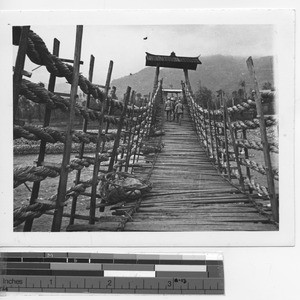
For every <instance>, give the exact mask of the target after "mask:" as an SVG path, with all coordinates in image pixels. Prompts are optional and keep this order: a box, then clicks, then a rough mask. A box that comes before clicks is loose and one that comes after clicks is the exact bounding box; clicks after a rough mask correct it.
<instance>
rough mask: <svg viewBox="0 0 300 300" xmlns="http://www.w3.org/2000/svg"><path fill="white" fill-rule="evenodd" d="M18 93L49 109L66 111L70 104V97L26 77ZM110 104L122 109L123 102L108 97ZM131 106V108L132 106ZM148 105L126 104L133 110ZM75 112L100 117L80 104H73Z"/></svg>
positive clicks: (143, 108)
mask: <svg viewBox="0 0 300 300" xmlns="http://www.w3.org/2000/svg"><path fill="white" fill-rule="evenodd" d="M20 95H22V96H24V97H25V98H26V99H28V100H31V101H33V102H35V103H38V104H41V103H45V104H46V105H47V107H49V108H51V109H55V108H59V109H61V110H62V111H64V112H65V111H68V110H69V107H70V105H71V103H70V99H68V98H64V97H61V96H59V95H57V94H55V93H53V92H50V91H48V90H47V89H46V88H44V87H42V86H40V85H39V84H37V83H33V82H31V81H28V80H26V79H23V80H22V84H21V88H20ZM109 100H110V102H111V105H112V106H113V107H115V108H119V109H122V107H123V102H122V101H120V100H115V99H111V98H109ZM132 107H133V108H132ZM147 108H148V106H143V107H140V108H139V107H137V106H132V105H131V106H128V107H127V109H129V110H132V109H134V111H135V112H141V113H142V112H145V111H146V110H147ZM75 114H76V115H81V116H82V117H83V118H85V119H87V118H88V119H91V120H96V119H99V118H100V112H98V111H97V110H92V109H90V108H85V107H83V106H81V105H80V104H78V103H77V104H76V106H75Z"/></svg>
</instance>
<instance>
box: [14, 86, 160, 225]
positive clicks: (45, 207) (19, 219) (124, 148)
mask: <svg viewBox="0 0 300 300" xmlns="http://www.w3.org/2000/svg"><path fill="white" fill-rule="evenodd" d="M159 89H161V86H159V87H158V90H157V92H156V93H155V95H154V96H153V97H152V99H151V101H150V103H149V105H148V106H147V110H146V111H145V110H144V109H140V108H138V109H133V110H132V109H131V110H130V109H129V110H128V112H127V113H128V114H129V113H131V114H132V112H133V113H135V116H134V117H132V118H131V120H130V119H129V116H127V117H128V120H130V122H128V124H129V127H128V128H127V132H123V134H122V135H121V136H120V138H121V137H125V136H127V135H128V134H129V132H131V133H132V135H133V138H132V139H131V141H130V142H131V143H122V144H120V145H119V146H118V149H117V152H116V154H117V155H120V154H121V153H123V157H122V158H119V157H115V162H114V165H113V170H115V171H116V170H118V169H119V170H122V168H124V169H126V168H127V169H128V168H129V167H131V168H133V167H134V166H135V160H133V159H132V158H133V156H137V154H139V153H140V151H142V149H141V148H142V145H143V142H144V140H145V139H146V138H147V134H149V131H150V128H151V126H149V124H150V122H151V119H152V116H151V114H152V112H153V103H154V101H155V100H156V98H157V97H158V92H159ZM128 107H130V106H128ZM131 107H132V106H131ZM136 124H139V125H138V126H137V125H136ZM24 127H25V129H29V130H28V133H29V134H32V135H33V136H34V138H35V139H42V138H43V134H45V135H46V137H47V138H48V140H47V142H52V143H55V142H63V137H64V135H63V133H62V132H59V131H57V130H54V129H51V128H43V127H37V126H33V125H25V126H23V127H21V126H17V125H15V126H14V128H15V129H16V131H17V132H18V130H19V131H20V128H21V129H23V128H24ZM37 128H38V129H37ZM37 130H38V131H39V135H38V136H37V135H35V134H33V133H32V132H36V131H37ZM40 132H42V133H40ZM17 134H19V133H17ZM49 136H50V137H52V140H51V141H50V139H51V138H49ZM23 137H25V136H23ZM81 137H85V142H86V143H87V142H95V140H94V135H91V134H86V133H82V132H81V131H76V132H74V141H75V142H80V141H81ZM89 137H90V139H88V138H89ZM103 137H104V138H105V139H106V140H111V137H113V139H115V138H116V133H113V134H103ZM25 138H26V137H25ZM27 138H28V137H27ZM29 138H33V137H32V136H29ZM111 153H112V149H111V150H108V153H107V154H102V155H101V157H100V162H104V161H108V160H109V157H111ZM130 159H131V160H130ZM137 160H138V158H137ZM91 164H94V159H93V158H85V159H73V160H72V161H71V162H70V165H69V172H72V171H74V170H81V169H83V168H84V167H86V168H88V167H89V166H90V165H91ZM59 175H60V166H59V165H45V166H17V167H15V169H14V187H17V186H19V185H21V184H23V183H25V182H27V181H30V182H36V181H42V180H45V179H46V178H48V177H50V178H54V177H58V176H59ZM91 181H92V179H91V180H90V181H87V182H86V183H84V184H82V183H81V184H78V185H76V186H74V187H73V188H70V189H69V190H68V191H67V193H66V200H65V201H67V200H68V199H69V198H70V197H71V196H76V197H77V196H79V195H80V194H82V193H84V192H85V191H86V189H87V188H90V187H91ZM55 199H56V195H54V196H52V197H50V198H49V199H48V200H46V201H45V200H43V201H42V202H40V201H41V200H37V202H36V203H34V204H31V205H27V206H26V205H25V206H22V207H18V208H16V209H15V210H14V226H18V225H20V224H22V223H23V222H25V221H26V220H28V219H31V220H33V219H35V218H39V217H40V216H42V215H43V214H44V213H45V212H46V211H49V210H53V209H55Z"/></svg>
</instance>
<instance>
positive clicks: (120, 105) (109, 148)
mask: <svg viewBox="0 0 300 300" xmlns="http://www.w3.org/2000/svg"><path fill="white" fill-rule="evenodd" d="M79 27H80V26H79ZM22 30H23V29H22ZM77 30H78V26H77ZM18 31H19V28H18V27H14V44H15V45H19V44H20V43H19V38H18ZM19 46H20V47H21V46H22V47H23V44H20V45H19ZM75 48H76V47H75ZM76 51H77V48H76V50H75V54H76ZM56 52H57V51H56ZM57 53H58V52H57ZM26 54H27V56H28V57H29V59H30V60H31V61H32V62H34V63H36V64H38V65H43V66H46V69H47V70H48V71H49V73H50V74H51V76H50V81H51V80H52V82H55V81H53V78H54V79H55V77H65V78H66V79H67V82H68V83H70V84H72V89H73V80H74V76H75V77H76V76H77V79H78V86H79V87H80V88H81V90H82V91H83V92H84V93H85V94H87V102H86V105H85V106H82V105H81V104H79V102H78V101H77V99H76V96H75V98H72V97H74V93H73V96H70V98H69V97H65V96H63V97H62V96H60V95H59V94H56V93H55V92H54V86H55V83H54V85H53V84H52V85H51V86H52V87H51V89H50V88H49V90H48V89H46V88H45V87H44V86H42V85H41V84H36V83H33V82H30V81H28V80H24V79H23V80H22V79H21V81H20V82H19V83H18V84H19V90H18V95H19V97H20V96H22V97H23V98H25V99H27V100H29V101H32V102H34V103H36V104H38V105H44V107H45V113H44V115H45V121H44V125H43V126H40V125H36V124H31V123H30V124H27V123H26V122H24V121H21V122H20V120H17V119H15V118H14V139H15V140H17V139H20V141H19V142H18V143H19V144H20V143H21V144H22V142H23V140H29V141H40V149H39V150H40V153H39V157H38V159H37V165H34V166H26V165H20V166H16V167H15V168H14V187H19V188H21V187H20V185H22V184H26V183H27V182H33V187H32V191H31V199H30V203H29V204H28V205H22V206H21V207H16V208H15V210H14V225H15V226H17V225H20V224H22V223H23V222H25V225H24V230H25V231H30V230H31V228H32V221H33V219H35V218H37V217H40V216H42V215H43V214H44V213H45V212H46V211H48V210H53V209H55V211H54V218H53V223H52V230H54V231H59V230H60V224H61V218H62V216H63V214H62V209H61V207H63V206H64V205H66V201H67V200H68V199H70V197H71V198H73V200H72V207H71V217H70V224H73V222H74V219H75V218H79V217H82V215H78V214H76V203H77V197H78V196H79V195H81V194H84V195H89V197H90V203H91V204H90V216H89V221H90V222H92V223H90V224H93V222H94V220H95V199H96V198H95V197H97V194H96V193H95V191H96V190H95V188H96V187H97V186H98V184H99V182H100V181H99V176H102V175H100V174H106V173H107V172H117V171H122V170H123V169H124V171H125V172H126V173H128V174H129V173H130V172H131V173H132V172H133V170H134V167H135V165H137V164H138V162H139V159H140V156H141V155H142V154H143V152H142V147H143V145H144V142H145V141H146V140H147V139H148V137H149V135H150V133H151V131H152V130H153V128H154V126H155V122H154V120H155V113H156V111H155V109H156V107H157V105H156V102H158V101H160V98H161V89H162V86H161V83H160V84H159V85H158V87H157V89H156V90H155V91H154V93H153V95H152V97H149V101H148V103H147V104H146V105H145V104H144V105H136V104H135V103H134V95H135V92H134V91H133V92H132V94H131V89H130V87H128V88H127V92H126V94H125V96H124V100H123V101H122V100H116V99H115V98H113V95H108V89H109V85H110V77H111V72H112V65H113V63H112V62H111V63H110V68H109V71H108V75H107V82H106V85H105V86H101V89H100V88H99V85H97V84H94V83H92V82H91V80H92V75H91V68H93V66H92V63H94V60H93V62H92V57H91V63H90V75H89V79H87V78H85V77H84V76H83V75H81V74H79V73H77V74H76V72H75V67H73V66H71V65H69V64H66V63H64V62H63V60H62V59H60V58H59V57H58V55H57V54H51V53H50V52H49V51H48V48H47V47H46V45H45V43H44V42H43V40H42V39H41V38H40V37H39V36H38V35H37V34H36V33H34V32H33V31H29V33H28V39H27V51H26ZM75 56H76V55H75ZM74 61H75V60H74ZM16 69H18V68H15V70H16ZM14 84H15V82H14ZM49 86H50V83H49ZM102 88H103V90H102ZM71 94H72V93H71ZM130 94H131V95H130ZM91 97H93V98H94V99H95V100H97V101H96V106H95V105H94V107H93V108H90V107H89V103H90V99H91ZM129 98H131V100H130V101H129ZM71 99H73V100H71ZM17 100H18V99H17ZM104 100H105V101H104ZM17 104H18V102H14V105H17ZM55 109H60V110H61V111H62V112H65V113H66V114H67V115H68V118H70V120H71V118H74V117H72V114H74V116H77V117H79V119H80V120H81V121H82V120H83V130H82V131H79V130H73V128H72V127H71V130H66V131H62V130H58V129H57V128H53V127H51V126H49V125H50V124H49V123H50V116H51V111H52V110H55ZM90 121H94V124H95V122H97V123H98V130H96V131H98V133H97V132H96V131H95V130H92V131H91V130H87V129H88V123H89V122H90ZM72 124H73V123H72ZM111 126H113V128H112V129H111V128H110V127H111ZM112 130H113V132H112ZM111 141H113V143H108V142H111ZM70 142H71V143H76V144H80V147H79V150H78V153H79V155H78V156H76V157H75V159H72V160H70V161H69V163H68V164H67V165H64V157H65V155H66V153H65V149H66V147H69V146H70ZM21 144H20V145H21ZM47 144H52V145H58V144H60V145H64V147H65V148H64V149H63V150H64V157H63V163H62V164H53V163H48V162H45V161H44V157H45V154H46V152H45V151H46V146H47ZM88 144H94V145H95V146H94V152H95V156H94V157H93V156H86V155H85V153H84V151H85V150H84V149H85V146H87V145H88ZM68 145H69V146H68ZM87 148H88V147H87ZM89 148H90V147H89ZM89 150H91V149H89ZM88 152H90V151H88ZM103 162H107V163H106V164H103ZM90 167H93V169H94V170H93V177H92V178H91V179H90V180H88V181H83V180H82V179H81V170H82V169H83V168H90ZM64 168H65V169H66V172H67V173H70V172H72V171H76V179H75V181H74V186H73V187H69V188H67V185H69V184H70V183H69V182H67V181H65V186H66V189H65V192H63V194H62V193H61V190H62V189H61V178H62V172H65V171H64ZM98 175H99V176H98ZM59 176H60V180H59V188H58V193H57V194H56V195H54V196H51V197H49V198H48V200H41V198H40V197H39V186H40V183H42V182H46V181H47V178H55V177H59ZM67 176H68V175H67ZM67 176H65V177H66V178H68V177H67ZM64 180H65V179H64ZM26 187H27V188H28V189H29V187H28V186H27V185H26ZM88 188H91V193H86V190H87V189H88ZM98 188H99V187H98ZM58 201H59V202H60V206H59V208H58V206H57V205H58V204H57V203H58ZM58 210H59V211H60V212H58ZM102 211H103V210H102V209H100V212H102ZM58 214H61V215H60V217H58ZM75 216H76V217H75ZM59 218H60V220H59Z"/></svg>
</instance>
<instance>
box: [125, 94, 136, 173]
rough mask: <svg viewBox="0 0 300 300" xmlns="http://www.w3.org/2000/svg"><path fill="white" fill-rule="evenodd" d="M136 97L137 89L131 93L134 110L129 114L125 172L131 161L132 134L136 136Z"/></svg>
mask: <svg viewBox="0 0 300 300" xmlns="http://www.w3.org/2000/svg"><path fill="white" fill-rule="evenodd" d="M134 97H135V91H133V92H132V95H131V99H132V101H131V105H132V111H131V113H130V115H129V118H130V124H129V135H128V145H127V152H126V163H125V172H128V168H129V163H130V157H131V149H132V143H133V141H132V142H131V140H132V136H133V137H134V132H135V126H136V125H133V124H134V123H135V122H134V121H133V117H134V101H133V99H134Z"/></svg>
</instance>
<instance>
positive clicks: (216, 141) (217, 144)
mask: <svg viewBox="0 0 300 300" xmlns="http://www.w3.org/2000/svg"><path fill="white" fill-rule="evenodd" d="M214 110H216V104H214ZM214 110H213V120H214V131H215V143H216V152H217V161H218V168H219V170H221V163H220V157H219V143H218V129H217V124H216V115H215V111H214Z"/></svg>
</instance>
